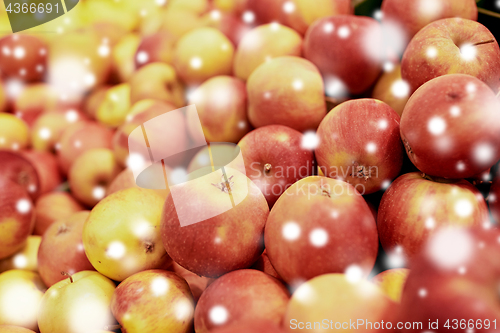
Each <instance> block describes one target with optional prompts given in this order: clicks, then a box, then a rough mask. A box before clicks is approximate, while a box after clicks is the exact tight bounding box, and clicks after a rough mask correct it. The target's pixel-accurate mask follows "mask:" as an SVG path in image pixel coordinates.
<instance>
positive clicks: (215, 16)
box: [210, 9, 222, 21]
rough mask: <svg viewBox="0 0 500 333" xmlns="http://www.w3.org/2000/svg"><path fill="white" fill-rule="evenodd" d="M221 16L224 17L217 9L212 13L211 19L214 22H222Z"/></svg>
mask: <svg viewBox="0 0 500 333" xmlns="http://www.w3.org/2000/svg"><path fill="white" fill-rule="evenodd" d="M221 16H222V15H221V13H220V11H218V10H216V9H215V10H212V11H211V12H210V17H211V18H212V20H214V21H218V20H220V18H221Z"/></svg>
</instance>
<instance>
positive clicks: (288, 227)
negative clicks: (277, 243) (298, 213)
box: [281, 222, 300, 241]
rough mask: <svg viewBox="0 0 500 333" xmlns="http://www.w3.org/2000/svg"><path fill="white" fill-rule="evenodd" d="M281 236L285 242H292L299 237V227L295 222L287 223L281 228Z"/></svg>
mask: <svg viewBox="0 0 500 333" xmlns="http://www.w3.org/2000/svg"><path fill="white" fill-rule="evenodd" d="M281 234H282V235H283V237H284V238H285V239H286V240H289V241H294V240H296V239H298V238H299V236H300V226H299V225H298V224H297V223H295V222H288V223H286V224H285V225H284V226H283V229H282V230H281Z"/></svg>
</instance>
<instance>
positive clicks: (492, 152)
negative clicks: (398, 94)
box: [400, 74, 500, 179]
mask: <svg viewBox="0 0 500 333" xmlns="http://www.w3.org/2000/svg"><path fill="white" fill-rule="evenodd" d="M498 110H500V101H499V100H498V99H497V98H496V97H495V93H494V92H493V91H491V89H490V88H489V87H488V86H487V85H486V84H485V83H483V82H482V81H480V80H479V79H477V78H475V77H473V76H470V75H464V74H449V75H444V76H440V77H437V78H435V79H433V80H431V81H429V82H427V83H425V84H424V85H422V86H421V87H420V88H419V89H418V90H417V91H416V92H415V93H414V94H413V95H412V96H411V97H410V100H409V101H408V103H407V104H406V106H405V109H404V111H403V116H402V117H401V125H400V128H401V138H402V140H403V144H404V146H405V149H406V153H407V155H408V157H409V158H410V160H411V161H412V163H413V164H414V165H415V166H416V167H417V168H418V169H419V170H420V171H422V172H424V173H425V174H428V175H433V176H437V177H444V178H456V179H461V178H469V177H473V176H476V175H478V174H480V173H482V172H483V171H485V170H487V169H489V168H490V167H492V166H493V165H494V164H495V163H496V162H497V161H498V160H499V159H500V113H499V112H498Z"/></svg>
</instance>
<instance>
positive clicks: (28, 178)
mask: <svg viewBox="0 0 500 333" xmlns="http://www.w3.org/2000/svg"><path fill="white" fill-rule="evenodd" d="M0 161H2V162H3V163H0V175H1V176H2V177H3V178H6V179H9V180H11V181H13V182H15V183H16V184H19V185H21V186H22V187H23V188H24V189H25V190H26V191H27V193H28V194H29V195H30V196H31V198H32V199H36V198H38V196H39V195H40V193H41V190H42V188H41V177H42V175H41V174H40V173H39V172H38V171H37V169H36V168H35V166H34V164H33V163H31V162H30V160H29V159H28V158H26V157H24V156H23V155H22V154H20V153H15V152H10V151H6V150H0Z"/></svg>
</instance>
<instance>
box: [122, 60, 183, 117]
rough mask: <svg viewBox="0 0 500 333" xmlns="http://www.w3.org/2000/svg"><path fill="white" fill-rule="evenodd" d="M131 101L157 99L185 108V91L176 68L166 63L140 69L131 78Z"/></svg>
mask: <svg viewBox="0 0 500 333" xmlns="http://www.w3.org/2000/svg"><path fill="white" fill-rule="evenodd" d="M128 82H129V83H130V89H131V90H130V100H131V102H132V103H136V102H138V101H140V100H142V99H148V98H150V99H157V100H161V101H165V102H168V103H172V104H174V105H175V106H176V107H181V106H184V89H183V87H182V85H181V83H180V82H179V81H178V79H177V74H176V72H175V70H174V68H173V67H172V66H170V65H168V64H164V63H152V64H149V65H146V66H143V67H141V68H139V69H138V70H137V71H136V72H135V73H134V74H132V76H131V77H130V79H129V81H128Z"/></svg>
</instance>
